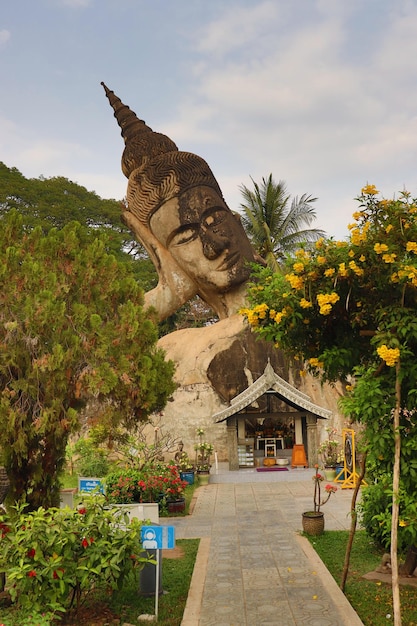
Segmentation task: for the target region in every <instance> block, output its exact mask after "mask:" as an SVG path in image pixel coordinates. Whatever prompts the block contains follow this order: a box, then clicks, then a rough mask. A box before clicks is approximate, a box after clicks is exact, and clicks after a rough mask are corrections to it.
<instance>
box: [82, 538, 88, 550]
mask: <svg viewBox="0 0 417 626" xmlns="http://www.w3.org/2000/svg"><path fill="white" fill-rule="evenodd" d="M81 545H82V547H83V548H87V546H88V541H87V539H86V538H85V537H83V540H82V542H81Z"/></svg>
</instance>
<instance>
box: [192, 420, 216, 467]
mask: <svg viewBox="0 0 417 626" xmlns="http://www.w3.org/2000/svg"><path fill="white" fill-rule="evenodd" d="M197 435H198V438H199V443H196V444H195V446H194V450H195V456H196V459H195V466H196V468H197V472H208V471H209V470H210V467H211V465H210V457H211V455H212V454H213V450H214V447H213V445H212V444H211V443H208V442H207V441H203V437H204V430H203V429H202V428H197Z"/></svg>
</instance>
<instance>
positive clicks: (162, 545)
mask: <svg viewBox="0 0 417 626" xmlns="http://www.w3.org/2000/svg"><path fill="white" fill-rule="evenodd" d="M141 534H142V545H143V548H144V549H145V550H173V549H174V548H175V527H174V526H142V528H141Z"/></svg>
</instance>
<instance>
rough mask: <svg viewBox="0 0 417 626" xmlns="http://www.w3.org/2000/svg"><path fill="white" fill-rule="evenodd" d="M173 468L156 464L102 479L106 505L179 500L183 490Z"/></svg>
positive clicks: (176, 472) (182, 483)
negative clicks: (104, 482) (104, 481)
mask: <svg viewBox="0 0 417 626" xmlns="http://www.w3.org/2000/svg"><path fill="white" fill-rule="evenodd" d="M187 484H188V483H187V482H186V481H185V480H181V478H180V475H179V470H178V467H177V466H176V465H165V464H163V463H157V464H155V465H153V466H152V467H148V468H146V469H143V470H141V471H138V470H121V471H119V472H117V471H115V472H112V473H111V474H109V476H107V478H106V498H107V501H108V502H109V503H117V504H129V503H132V502H160V501H161V500H175V499H177V498H178V497H180V496H181V495H182V494H183V492H184V489H185V487H186V486H187Z"/></svg>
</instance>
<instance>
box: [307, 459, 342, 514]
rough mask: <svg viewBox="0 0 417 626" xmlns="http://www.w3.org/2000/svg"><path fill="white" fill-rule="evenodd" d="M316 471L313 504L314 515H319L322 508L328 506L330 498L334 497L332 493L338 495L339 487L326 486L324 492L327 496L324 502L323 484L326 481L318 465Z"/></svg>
mask: <svg viewBox="0 0 417 626" xmlns="http://www.w3.org/2000/svg"><path fill="white" fill-rule="evenodd" d="M315 468H316V471H315V474H314V476H313V481H314V498H313V502H314V513H319V512H320V507H322V506H323V505H324V504H326V502H327V501H328V500H329V498H330V496H331V495H332V493H336V491H337V487H334V486H333V485H326V486H325V487H324V490H325V492H326V496H325V497H324V498H323V500H322V499H321V483H322V482H323V480H324V476H322V474H319V471H318V468H319V466H318V465H315Z"/></svg>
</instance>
